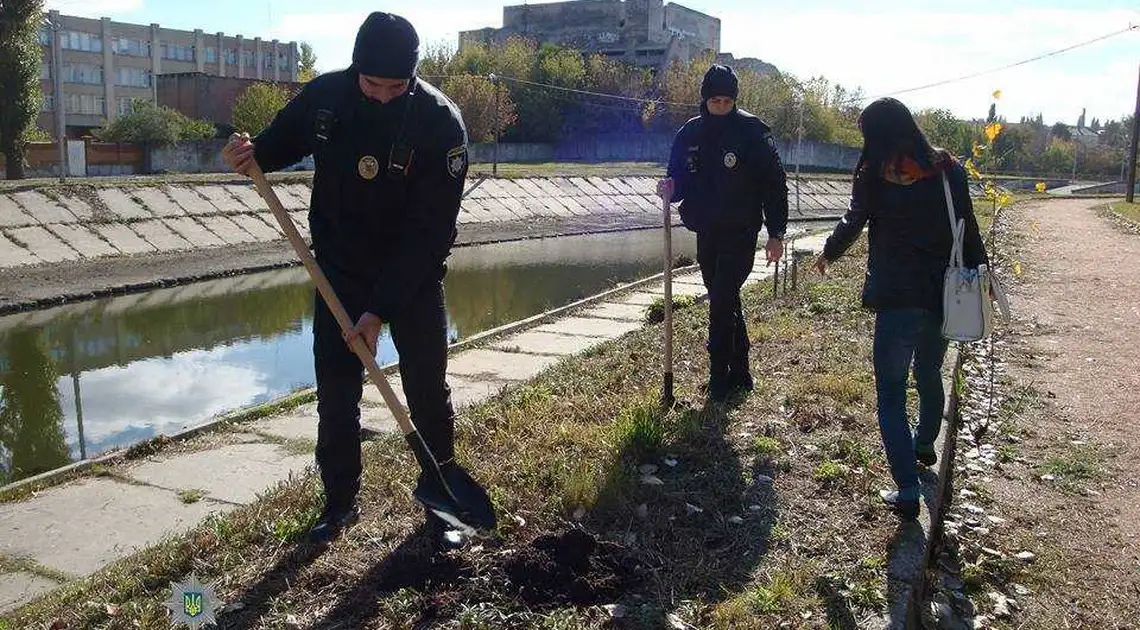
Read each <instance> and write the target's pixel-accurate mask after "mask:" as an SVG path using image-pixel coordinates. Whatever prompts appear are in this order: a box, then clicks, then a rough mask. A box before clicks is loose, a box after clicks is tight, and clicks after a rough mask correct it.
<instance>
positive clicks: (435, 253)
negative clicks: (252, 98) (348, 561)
mask: <svg viewBox="0 0 1140 630" xmlns="http://www.w3.org/2000/svg"><path fill="white" fill-rule="evenodd" d="M418 61H419V38H418V36H417V34H416V31H415V29H414V28H413V27H412V25H411V24H410V23H408V21H407V20H405V19H403V18H401V17H399V16H395V15H391V14H388V13H379V12H377V13H372V14H371V15H369V16H368V18H367V19H366V20H365V21H364V24H363V25H361V27H360V30H359V32H358V34H357V36H356V44H355V48H354V50H353V54H352V65H351V66H350V67H349V68H348V69H346V70H342V71H339V72H332V73H328V74H324V75H321V76H319V77H317V78H316V79H314V80H312V81H310V82H309V83H308V84H306V85H305V87H304V88H303V89H302V90H301V92H300V93H299V94H298V95H297V96H296V97H295V98H294V99H293V100H292V101H290V102H289V104H288V105H286V106H285V108H284V109H282V110H281V111H280V112H278V114H277V116H276V118H275V119H274V121H273V122H272V124H270V125H269V127H267V128H266V129H265V130H264V131H262V132H261V133H260V134H258V135H257V137H256V138H254V139H253V140H252V141H251V140H250V138H249V136H248V135H247V134H240V135H238V134H235V135H234V136H233V137H232V138H231V140H230V142H229V144H228V145H227V146H226V148H225V150H224V151H223V155H224V158H225V160H226V163H227V164H229V166H230V167H231V168H233V169H234V170H235V171H237V172H238V173H242V174H245V175H249V176H250V177H252V178H253V179H254V182H255V184H256V185H257V187H258V190H259V192H261V194H262V196H263V197H266V200H267V201H268V202H269V203H270V207H271V208H272V209H273V210H274V214H275V215H277V217H278V221H279V222H280V223H282V224H283V228H285V229H286V234H287V235H289V234H290V232H289V230H290V229H292V225H291V224H289V225H287V226H286V225H285V224H287V223H288V217H287V215H285V214H284V211H283V209H281V208H280V202H279V201H278V200H277V198H276V195H275V194H274V193H273V191H272V188H271V187H270V186H269V184H268V183H267V182H266V181H265V178H264V174H263V172H269V171H276V170H279V169H282V168H284V167H286V166H289V165H290V164H295V163H296V162H298V161H300V160H301V159H302V158H304V157H305V156H306V155H310V154H312V155H313V157H314V160H315V164H316V168H315V172H314V176H313V190H312V200H311V207H310V210H309V225H310V228H311V232H312V248H313V250H314V252H315V263H314V262H313V261H312V258H309V252H308V251H307V249H305V248H304V247H303V245H304V243H303V241H300V239H299V237H296V238H294V237H293V236H291V237H290V240H291V242H293V245H294V248H296V249H297V250H298V251H297V254H298V256H299V257H301V259H302V262H306V266H307V267H308V268H309V271H310V273H311V274H312V275H313V277H314V281H316V282H317V286H318V290H319V291H320V292H321V295H320V296H318V298H317V300H316V305H315V313H314V316H313V355H314V362H315V367H316V381H317V415H318V417H319V424H318V429H317V449H316V458H317V464H318V466H319V468H320V474H321V481H322V483H323V484H324V491H325V506H324V512H323V513H322V515H321V517H320V519H319V520H318V521H317V523H316V525H315V526H314V527H313V528H312V530H311V531H310V532H309V539H310V541H311V542H314V543H324V542H328V541H331V540H332V539H334V538H336V537H337V536H338V535H339V534H340V533H341V532H342V531H343V530H344V529H345V528H346V527H347V526H349V525H350V524H352V523H353V522H355V521H356V520H357V519H358V518H359V515H360V510H359V507H358V505H357V502H356V495H357V493H358V491H359V490H360V478H361V472H362V462H361V439H360V399H361V396H362V393H363V378H362V373H363V371H364V368H365V367H368V372H369V375H370V377H372V379H373V381H374V382H375V384H376V385H377V387H379V388H380V390H381V393H385V399H386V401H388V403H389V407H390V408H391V411H392V412H393V413H394V414H395V415H396V418H397V421H398V422H400V424H401V428H402V429H403V430H404V432H405V436H406V437H407V438H408V442H409V445H410V446H411V448H412V450H413V452H414V453H415V455H416V458H417V460H418V461H419V463H420V465H421V468H422V472H421V474H420V478H419V483H418V484H417V486H416V490H415V496H416V498H417V499H418V500H419V501H420V502H421V503H423V504H424V505H425V507H426V508H427V509H425V512H426V518H427V525H428V528H429V531H430V532H431V535H432V537H433V541H434V542H435V543H436V544H437V545H440V546H444V545H447V544H448V543H447V541H448V540H454V538H452V537H448V536H445V534H446V533H447V530H448V528H449V526H459V527H460V528H464V529H483V528H492V527H494V520H495V517H494V511H493V509H492V506H491V504H490V501H489V499H488V498H487V495H486V492H484V491H483V489H482V488H481V487H479V485H478V484H477V483H475V481H474V480H473V479H471V477H470V476H469V475H467V473H466V472H465V471H464V470H463V469H462V468H460V467H459V466H458V465H457V464H456V463H455V412H454V410H453V408H452V404H451V390H450V388H449V387H448V385H447V381H446V368H447V317H446V312H445V310H444V295H443V277H444V274H445V273H446V265H445V261H446V259H447V256H448V255H449V253H450V251H451V247H452V245H453V244H454V241H455V236H456V218H457V217H458V214H459V204H460V199H461V197H462V194H463V182H464V179H465V178H466V175H467V132H466V129H465V127H464V124H463V120H462V118H461V116H460V113H459V111H458V109H457V108H456V107H455V105H454V104H453V103H452V102H451V101H449V100H448V99H447V97H445V96H444V95H443V94H442V93H441V92H439V91H438V90H436V89H435V88H434V87H432V86H430V85H428V84H426V83H423V82H421V81H419V80H418V79H417V78H416V74H415V73H416V65H417V63H418ZM318 267H319V268H318ZM326 279H327V281H326ZM322 298H323V299H322ZM338 298H339V299H338ZM342 305H343V307H342ZM338 319H339V320H340V321H339V322H338ZM353 322H355V325H353ZM385 322H386V323H388V324H389V326H390V329H391V334H392V341H393V342H394V344H395V346H396V351H397V352H398V353H399V359H400V376H401V378H402V381H403V387H404V393H405V395H406V397H407V401H408V408H409V411H410V414H411V421H412V422H414V426H412V422H408V421H407V417H406V415H404V411H403V407H402V406H400V405H399V404H392V403H394V402H397V401H395V396H394V395H392V394H391V390H390V388H388V385H387V382H386V381H384V379H383V376H382V375H380V373H379V371H378V369H377V368H376V367H375V360H374V357H375V353H376V344H377V341H378V339H379V336H380V332H381V326H382V324H383V323H385ZM362 342H363V343H362ZM441 517H442V518H441Z"/></svg>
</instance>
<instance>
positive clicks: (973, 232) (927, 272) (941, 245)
mask: <svg viewBox="0 0 1140 630" xmlns="http://www.w3.org/2000/svg"><path fill="white" fill-rule="evenodd" d="M947 175H948V176H949V179H950V192H951V194H952V195H953V197H954V216H955V221H957V219H964V220H965V222H966V233H965V236H964V237H963V240H962V259H963V262H964V263H965V265H966V266H967V267H976V266H978V265H979V264H981V263H986V262H987V260H988V259H987V257H986V250H985V247H984V245H983V244H982V237H981V234H980V232H979V230H978V221H977V219H976V218H975V217H974V205H973V202H972V201H971V199H970V189H969V185H968V183H967V180H966V170H965V169H964V168H962V166H961V165H960V164H958V163H957V162H950V163H949V164H948V168H947ZM864 225H867V226H868V230H867V241H868V250H867V277H866V281H865V282H864V284H863V300H862V301H863V306H865V307H866V308H868V309H871V310H883V309H896V308H921V309H926V310H930V311H936V312H939V313H941V311H942V284H943V278H944V276H945V272H946V266H947V263H948V262H949V261H950V250H951V248H952V246H953V243H954V240H953V237H952V235H951V233H950V217H949V216H948V213H947V208H946V193H945V192H944V190H943V187H942V176H941V175H936V176H933V177H927V178H925V179H920V180H918V181H916V182H914V183H913V184H910V185H900V184H894V183H891V182H889V181H887V180H885V179H883V178H882V177H881V176H878V175H871V174H870V173H869V172H868V171H867V170H863V171H861V172H860V174H859V175H857V176H856V178H855V182H854V184H853V185H852V189H851V207H850V209H849V210H848V211H847V214H845V215H844V217H843V219H842V220H841V221H840V222H839V225H837V226H836V227H835V230H834V231H833V232H832V234H831V236H830V237H829V238H828V239H827V244H826V245H825V247H824V250H823V255H824V257H825V258H826V259H827V260H828V261H834V260H836V259H838V258H839V257H840V256H842V255H843V253H844V252H845V251H847V249H848V248H849V247H851V245H852V244H853V243H854V242H855V241H856V240H857V239H858V238H859V235H860V234H861V233H862V232H863V226H864Z"/></svg>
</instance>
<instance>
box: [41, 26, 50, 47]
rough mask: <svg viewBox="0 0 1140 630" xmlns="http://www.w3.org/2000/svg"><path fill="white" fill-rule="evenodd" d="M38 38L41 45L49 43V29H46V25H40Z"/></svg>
mask: <svg viewBox="0 0 1140 630" xmlns="http://www.w3.org/2000/svg"><path fill="white" fill-rule="evenodd" d="M39 38H40V44H41V45H44V46H47V45H48V44H50V43H51V31H50V30H48V27H46V26H41V27H40V32H39Z"/></svg>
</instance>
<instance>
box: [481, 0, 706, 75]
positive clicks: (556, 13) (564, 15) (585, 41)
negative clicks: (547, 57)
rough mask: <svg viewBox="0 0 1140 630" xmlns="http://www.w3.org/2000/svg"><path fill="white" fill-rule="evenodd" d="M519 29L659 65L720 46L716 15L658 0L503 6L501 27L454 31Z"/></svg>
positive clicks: (494, 34)
mask: <svg viewBox="0 0 1140 630" xmlns="http://www.w3.org/2000/svg"><path fill="white" fill-rule="evenodd" d="M512 35H521V36H524V37H528V38H531V39H534V40H537V41H539V42H542V43H553V44H558V45H562V46H566V47H568V48H574V49H576V50H580V51H582V52H583V53H587V54H595V53H596V54H602V55H605V56H607V57H614V58H619V59H622V60H624V61H627V62H630V63H634V64H636V65H639V66H644V67H651V68H660V67H663V66H664V65H666V64H668V63H670V62H672V61H674V60H680V61H688V60H689V59H692V58H694V57H698V56H700V55H702V54H706V53H709V52H712V53H719V52H720V19H719V18H715V17H712V16H710V15H705V14H704V13H701V12H699V11H694V10H692V9H689V8H686V7H683V6H681V5H679V4H673V3H669V4H665V2H664V0H570V1H569V2H553V3H546V4H523V5H515V6H506V7H503V26H502V28H484V29H480V30H475V31H464V32H461V33H460V34H459V47H460V49H461V50H462V49H463V48H464V47H465V46H469V45H471V44H472V43H477V42H478V43H491V42H502V41H505V40H506V39H507V38H509V37H511V36H512Z"/></svg>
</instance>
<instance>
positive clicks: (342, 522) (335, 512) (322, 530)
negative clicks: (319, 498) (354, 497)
mask: <svg viewBox="0 0 1140 630" xmlns="http://www.w3.org/2000/svg"><path fill="white" fill-rule="evenodd" d="M358 520H360V507H359V506H357V505H356V502H355V501H353V502H350V503H348V504H347V505H346V504H342V503H337V504H326V506H325V511H324V512H323V513H322V514H321V518H319V519H317V524H316V525H313V528H312V529H310V530H309V535H308V540H309V543H311V544H314V545H317V544H324V543H328V542H332V541H333V540H334V539H336V538H337V537H338V536H340V534H341V533H342V532H344V530H346V529H348V528H349V527H350V526H352V525H353V524H354V523H356V521H358Z"/></svg>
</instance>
